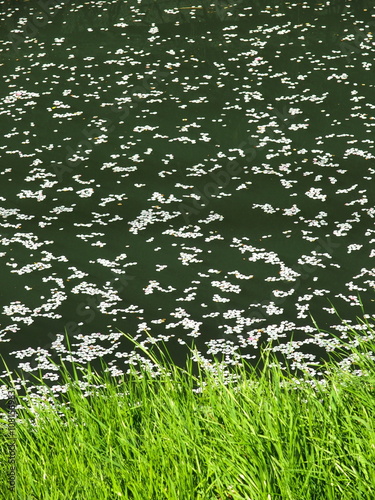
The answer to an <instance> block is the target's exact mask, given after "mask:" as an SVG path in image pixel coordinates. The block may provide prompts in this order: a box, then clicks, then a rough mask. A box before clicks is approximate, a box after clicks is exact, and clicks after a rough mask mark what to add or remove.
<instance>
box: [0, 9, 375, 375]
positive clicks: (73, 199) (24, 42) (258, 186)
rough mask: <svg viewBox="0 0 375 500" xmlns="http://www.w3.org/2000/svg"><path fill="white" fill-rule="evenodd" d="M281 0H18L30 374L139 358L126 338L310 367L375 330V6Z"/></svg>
mask: <svg viewBox="0 0 375 500" xmlns="http://www.w3.org/2000/svg"><path fill="white" fill-rule="evenodd" d="M281 3H282V5H278V3H277V2H272V1H270V2H268V4H267V5H263V6H262V5H260V3H258V2H251V1H245V0H244V1H242V2H241V1H238V2H228V3H226V2H223V3H218V2H216V3H211V4H209V3H207V2H206V3H204V4H203V3H199V2H198V1H197V2H196V3H190V4H189V2H182V1H181V2H179V3H178V2H177V3H176V2H174V3H171V2H164V3H158V4H157V5H156V4H155V3H152V2H149V3H146V2H142V3H136V2H128V3H124V2H119V1H113V2H111V1H108V2H107V1H90V2H84V3H83V2H82V3H81V2H77V1H70V2H68V1H65V2H61V1H51V2H50V3H48V2H45V3H44V2H42V1H41V2H35V3H34V2H32V1H29V2H27V3H24V2H17V1H12V0H8V1H7V2H6V7H4V11H3V12H2V13H1V14H0V24H1V32H0V36H1V48H0V72H1V77H2V80H1V82H2V83H1V93H0V114H1V118H2V119H1V122H0V127H1V131H2V133H1V138H2V140H1V146H0V228H1V235H0V272H1V278H2V287H1V299H0V300H1V304H0V312H1V325H0V340H1V342H2V344H1V346H2V349H1V352H2V354H3V356H4V358H5V359H6V361H7V364H8V366H9V367H10V368H11V369H13V370H14V369H16V368H17V369H18V371H21V372H22V373H23V374H24V375H26V377H29V382H30V374H32V373H35V372H36V371H38V369H41V373H42V374H43V377H44V378H45V380H50V381H52V382H53V381H55V382H56V383H57V382H58V381H59V375H58V373H57V372H56V368H55V367H54V366H53V365H51V364H50V362H49V361H48V358H51V359H52V360H54V361H55V362H57V361H56V360H57V359H58V358H59V356H62V358H63V359H75V360H76V361H79V362H82V363H86V362H87V361H94V362H95V360H97V359H105V360H107V361H108V362H109V364H110V366H111V370H112V373H113V375H116V374H120V373H121V372H123V371H125V372H126V370H127V369H128V366H129V364H132V363H134V362H135V359H136V355H135V353H134V351H132V349H131V347H130V344H129V343H127V341H126V340H125V339H124V337H123V335H122V334H121V333H120V332H119V330H120V331H123V332H126V333H127V334H129V335H130V336H131V337H133V338H135V339H137V340H138V341H139V342H141V344H142V345H144V346H145V347H146V348H147V347H149V346H150V345H151V344H152V343H155V342H162V341H164V342H165V343H166V345H167V346H168V348H169V349H170V351H171V353H172V356H173V357H174V358H175V360H176V362H181V361H182V360H183V358H184V356H185V354H186V347H185V346H186V344H187V345H191V343H192V342H194V343H195V345H196V346H197V349H198V352H199V353H200V354H201V356H202V359H203V358H204V359H206V360H207V362H209V361H210V360H212V357H213V356H216V357H218V358H219V359H220V360H223V361H224V363H226V364H231V363H233V362H235V361H236V359H238V357H239V356H245V357H248V358H249V359H257V356H258V355H259V352H260V349H261V346H262V345H264V343H266V342H269V341H272V342H273V345H274V349H275V351H277V352H281V353H284V354H286V355H287V356H288V358H289V360H290V362H291V364H292V366H293V367H294V368H301V369H308V370H310V371H311V373H313V371H314V366H315V363H316V362H317V361H318V360H319V359H320V357H321V356H324V355H325V353H326V352H327V351H332V350H333V349H335V347H336V346H337V345H338V344H339V343H340V342H341V340H344V341H345V340H347V338H348V337H347V330H348V328H349V327H352V328H353V327H354V328H357V330H358V331H359V332H360V333H361V335H365V333H366V328H364V327H363V325H362V326H361V323H360V322H359V320H358V318H357V316H359V317H361V318H363V314H365V318H367V319H368V320H369V321H370V322H371V316H372V315H373V313H374V287H375V267H374V257H375V249H374V248H375V246H374V242H375V226H374V220H375V209H374V198H375V197H374V174H375V156H374V155H375V151H374V126H375V119H374V114H375V112H374V108H375V102H374V83H375V80H374V67H373V61H374V56H375V50H374V42H373V40H374V32H375V9H373V8H372V5H371V3H369V4H367V3H366V2H357V3H356V4H355V5H353V2H338V3H332V2H331V4H329V2H327V3H326V4H325V2H312V1H310V2H298V3H293V2H285V3H284V2H279V4H281ZM338 315H339V316H340V317H339V316H338ZM314 321H316V323H317V325H318V326H319V328H320V329H323V330H325V332H321V331H319V330H318V329H317V328H316V325H315V324H314ZM65 332H66V333H67V334H68V339H69V342H70V347H71V349H72V351H73V357H72V358H70V357H69V356H68V355H67V345H66V342H65V341H64V335H65Z"/></svg>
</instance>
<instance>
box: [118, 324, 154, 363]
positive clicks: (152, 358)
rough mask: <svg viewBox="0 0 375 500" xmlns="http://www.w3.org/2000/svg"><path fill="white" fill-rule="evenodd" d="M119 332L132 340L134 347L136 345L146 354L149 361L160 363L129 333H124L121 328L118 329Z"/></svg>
mask: <svg viewBox="0 0 375 500" xmlns="http://www.w3.org/2000/svg"><path fill="white" fill-rule="evenodd" d="M119 332H120V333H121V334H122V335H124V337H125V338H126V339H128V340H130V342H132V343H133V344H134V345H135V346H136V347H138V349H140V350H141V351H142V352H143V353H144V354H146V356H147V357H148V358H149V359H150V360H151V361H153V362H154V363H155V364H156V365H160V363H159V361H158V360H157V359H156V358H155V356H154V355H153V354H152V353H151V352H150V351H148V350H147V349H146V348H145V347H144V346H143V345H141V344H140V343H139V342H138V341H137V340H135V339H134V338H133V337H132V336H131V335H129V334H128V333H124V332H122V331H121V330H119Z"/></svg>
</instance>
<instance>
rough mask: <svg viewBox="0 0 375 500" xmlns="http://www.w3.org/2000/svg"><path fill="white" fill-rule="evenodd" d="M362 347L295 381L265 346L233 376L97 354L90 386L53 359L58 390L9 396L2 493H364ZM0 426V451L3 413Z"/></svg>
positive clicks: (367, 416) (367, 395) (320, 499)
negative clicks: (99, 365)
mask: <svg viewBox="0 0 375 500" xmlns="http://www.w3.org/2000/svg"><path fill="white" fill-rule="evenodd" d="M371 349H374V344H370V343H369V342H368V343H366V347H365V348H362V346H361V345H360V346H357V347H355V348H353V354H355V356H356V365H357V368H358V369H359V370H361V373H362V375H361V376H358V375H357V374H353V373H351V372H350V371H348V370H343V369H342V368H340V367H339V366H338V365H337V364H335V363H331V362H328V363H327V365H326V368H327V370H326V372H327V373H328V375H327V376H326V377H325V378H324V380H321V381H319V380H317V379H313V378H311V377H310V376H308V375H305V376H302V377H301V378H300V379H299V381H297V380H296V379H295V377H293V376H292V375H291V373H288V372H287V371H285V370H281V369H280V367H278V364H277V363H276V362H275V359H273V355H272V353H270V352H265V353H264V354H263V360H262V364H261V366H262V368H259V366H258V367H251V366H249V365H247V364H246V362H245V361H244V362H243V363H240V364H239V365H238V366H237V367H235V368H233V373H234V374H235V375H236V376H237V377H233V379H228V378H227V377H224V375H222V374H221V372H220V370H219V369H217V370H215V369H212V368H215V366H213V367H211V369H207V368H204V367H203V366H201V367H200V368H199V369H198V373H196V372H195V373H193V369H192V363H191V362H188V363H187V365H186V368H184V369H183V368H179V367H177V366H175V365H174V364H173V363H172V362H170V361H168V358H167V357H164V358H163V359H162V362H160V361H158V362H159V363H161V365H160V374H159V375H158V376H156V377H155V375H154V374H153V373H151V372H150V371H149V370H146V369H143V370H141V374H139V373H138V372H136V371H135V370H134V371H132V372H131V373H130V374H128V375H127V376H123V377H122V379H121V381H120V382H118V381H117V382H115V381H114V380H113V378H111V377H110V376H109V375H108V373H107V372H105V366H104V364H103V370H102V371H103V373H102V374H100V375H99V374H98V373H97V372H95V371H93V370H92V369H90V367H88V368H87V373H86V376H87V380H88V381H89V382H90V383H91V384H92V386H93V387H96V388H95V390H93V391H92V394H84V390H83V389H82V388H81V384H80V382H79V379H78V375H77V371H75V372H74V374H73V376H71V375H69V373H68V370H67V369H66V367H65V365H64V364H62V370H63V373H64V376H65V381H66V382H69V387H68V389H67V392H66V393H65V394H64V395H60V396H55V395H54V393H53V391H52V389H48V388H46V401H45V402H40V401H39V402H37V401H36V400H35V399H34V398H32V397H31V396H30V395H29V396H27V397H26V398H24V399H21V398H19V403H20V407H19V410H18V421H17V429H16V431H17V442H16V447H17V456H16V467H17V479H16V490H15V492H14V493H12V492H10V491H9V490H7V488H8V485H7V478H6V474H4V473H3V474H2V475H1V479H0V497H1V498H3V499H11V498H14V499H19V500H32V499H37V500H44V499H45V500H47V499H48V500H67V499H71V500H88V499H90V500H106V499H108V500H113V499H115V498H123V499H132V500H133V499H134V500H162V499H165V500H192V499H200V500H219V499H220V500H224V499H230V500H240V499H241V500H243V499H248V500H263V499H264V500H276V499H281V500H302V499H303V500H333V499H335V500H338V499H340V500H346V499H347V500H356V499H358V500H359V499H361V500H363V499H369V500H370V499H371V500H372V499H373V498H374V485H375V429H374V422H375V368H374V359H373V356H372V355H371ZM150 356H151V357H152V356H153V355H152V354H150ZM155 360H156V358H153V361H155ZM1 434H2V436H1V448H0V452H1V457H2V458H5V460H6V453H7V451H6V416H5V415H4V416H3V418H2V420H1ZM2 462H3V469H4V460H3V461H2ZM3 472H4V470H3Z"/></svg>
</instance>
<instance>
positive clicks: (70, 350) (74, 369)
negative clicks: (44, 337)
mask: <svg viewBox="0 0 375 500" xmlns="http://www.w3.org/2000/svg"><path fill="white" fill-rule="evenodd" d="M65 337H66V343H67V346H68V352H69V354H70V356H71V357H72V362H71V363H72V368H73V378H74V381H75V382H79V379H78V374H77V370H76V367H75V363H74V361H73V353H72V349H71V346H70V342H69V335H68V332H67V330H66V328H65ZM64 368H65V369H66V370H67V368H66V366H65V365H64Z"/></svg>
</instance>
